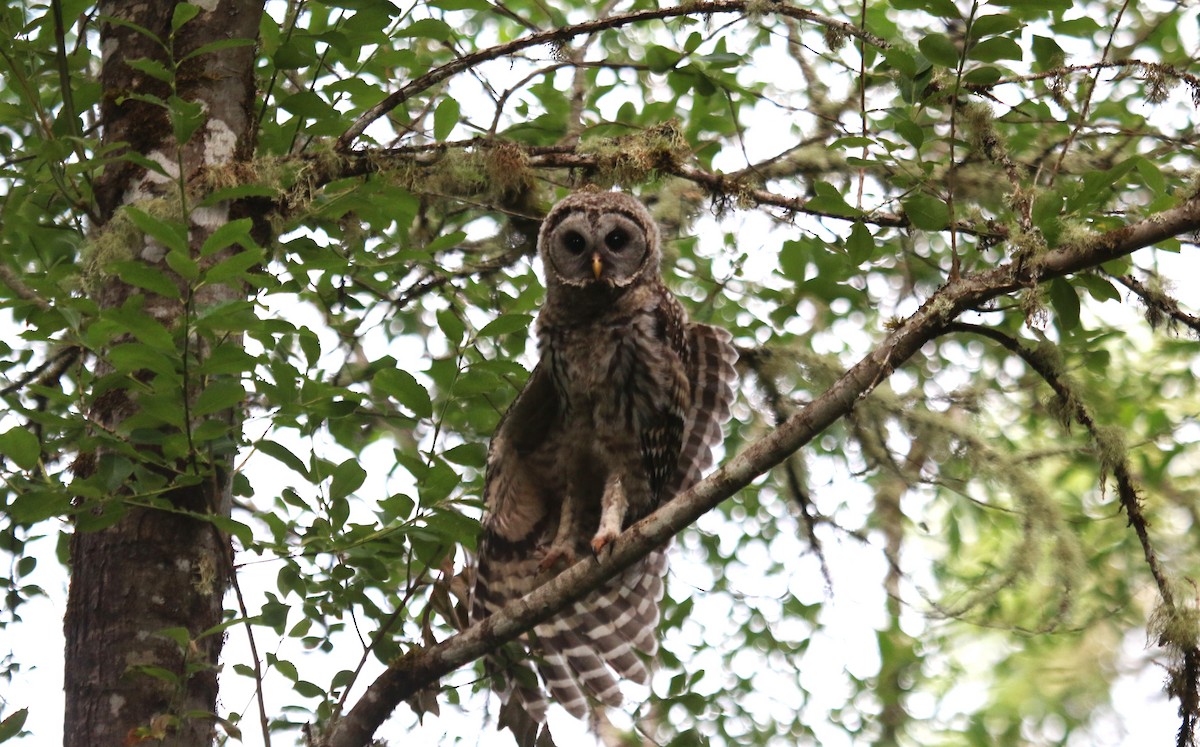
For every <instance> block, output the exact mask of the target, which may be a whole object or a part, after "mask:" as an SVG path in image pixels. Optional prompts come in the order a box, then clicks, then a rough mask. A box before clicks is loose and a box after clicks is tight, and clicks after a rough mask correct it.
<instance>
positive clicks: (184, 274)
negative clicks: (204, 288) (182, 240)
mask: <svg viewBox="0 0 1200 747" xmlns="http://www.w3.org/2000/svg"><path fill="white" fill-rule="evenodd" d="M166 259H167V266H168V267H170V268H171V269H172V270H174V271H175V272H177V273H178V274H179V277H181V278H183V279H184V280H186V281H188V282H189V283H194V282H196V281H197V280H199V279H200V265H199V264H198V263H197V262H196V260H194V259H192V258H191V255H190V254H189V253H188V252H187V251H186V250H185V251H182V252H179V251H175V250H173V249H172V250H171V251H169V252H167V258H166Z"/></svg>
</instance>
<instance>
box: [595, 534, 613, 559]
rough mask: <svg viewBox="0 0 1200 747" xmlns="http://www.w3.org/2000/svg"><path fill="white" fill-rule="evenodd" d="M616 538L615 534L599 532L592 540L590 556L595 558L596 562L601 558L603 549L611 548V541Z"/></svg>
mask: <svg viewBox="0 0 1200 747" xmlns="http://www.w3.org/2000/svg"><path fill="white" fill-rule="evenodd" d="M616 538H617V533H616V532H600V533H599V534H597V535H596V536H595V537H593V538H592V554H593V555H595V556H596V559H597V560H599V559H600V558H601V557H603V555H602V553H603V552H604V550H605V548H609V547H611V545H612V542H613V540H615V539H616Z"/></svg>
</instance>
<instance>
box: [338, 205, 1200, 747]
mask: <svg viewBox="0 0 1200 747" xmlns="http://www.w3.org/2000/svg"><path fill="white" fill-rule="evenodd" d="M1197 229H1200V197H1198V198H1192V199H1190V200H1188V201H1186V202H1184V203H1182V204H1180V205H1179V206H1177V207H1175V208H1172V209H1170V210H1166V211H1163V212H1162V213H1159V214H1157V215H1154V216H1151V217H1149V218H1146V219H1144V220H1142V221H1139V222H1137V223H1133V224H1131V225H1128V226H1124V227H1122V228H1118V229H1115V230H1112V231H1108V232H1106V233H1103V234H1097V235H1095V236H1092V237H1089V238H1088V239H1087V240H1085V241H1082V242H1080V243H1078V244H1074V245H1070V246H1064V247H1060V248H1058V249H1054V250H1052V251H1048V252H1045V253H1044V254H1041V255H1038V256H1035V257H1032V258H1029V259H1027V260H1024V261H1022V262H1014V263H1009V264H1006V265H1003V266H1001V267H997V268H995V269H992V270H988V271H986V272H981V273H977V274H973V275H967V276H962V277H960V278H958V279H956V280H953V281H951V282H948V283H947V284H946V285H944V286H942V288H940V289H939V290H938V291H937V292H936V293H934V294H933V295H932V296H931V297H930V298H929V299H928V300H926V302H925V303H924V304H923V305H922V306H921V308H920V309H918V310H917V311H916V312H915V313H914V314H913V315H912V316H910V317H909V318H908V319H906V320H904V321H903V322H902V323H900V324H899V325H897V326H896V327H894V328H893V329H892V331H891V332H890V333H889V334H888V336H887V337H886V338H885V339H884V340H883V341H882V342H881V343H880V344H879V345H878V346H877V347H876V348H875V349H874V350H872V351H871V352H870V353H869V354H868V355H867V356H866V357H864V358H863V359H862V360H860V361H859V362H858V363H856V364H855V365H854V366H853V367H852V368H850V369H849V370H848V371H846V372H845V373H844V374H843V375H842V376H841V378H839V379H838V380H837V381H836V382H834V384H833V385H832V386H831V387H830V388H829V389H828V390H826V391H825V392H824V393H823V394H821V395H820V396H819V397H817V398H816V399H814V400H813V401H812V402H811V403H810V404H809V405H808V406H807V407H805V408H803V409H802V410H800V411H799V412H797V413H795V414H794V415H792V416H790V417H789V418H788V419H787V420H785V421H784V422H782V423H781V424H780V425H779V426H778V427H777V428H776V429H775V430H774V431H772V432H771V433H770V434H768V435H767V436H765V437H763V438H762V439H759V440H758V441H756V442H754V443H752V444H750V445H749V446H747V447H746V449H745V450H743V451H742V452H741V453H740V454H738V455H737V456H736V457H734V458H733V459H731V460H730V461H729V462H727V463H726V464H725V465H723V466H722V467H720V468H719V469H717V470H716V471H715V472H713V473H712V474H711V475H709V476H708V477H707V478H705V479H704V480H702V481H700V482H699V483H697V484H696V485H694V486H693V487H692V488H690V489H689V490H687V491H685V492H684V493H682V494H680V495H679V496H677V497H676V498H675V499H674V500H672V501H670V502H669V503H667V504H666V505H664V506H662V507H661V508H660V509H659V510H658V511H656V512H654V513H653V514H651V515H650V516H648V517H646V518H645V519H643V520H641V521H639V522H638V523H637V524H634V525H633V526H632V527H630V528H629V529H628V530H626V531H625V533H624V534H622V535H621V537H620V538H619V539H618V540H617V541H616V542H615V543H614V544H613V546H612V553H611V554H610V555H609V556H608V557H606V558H604V559H603V560H601V561H600V562H595V561H593V560H591V559H585V560H583V561H580V562H579V563H576V564H575V565H574V566H572V567H571V568H568V569H567V570H566V571H564V572H563V573H561V574H559V575H558V576H556V577H555V578H553V579H551V580H550V581H548V582H547V583H546V584H545V585H543V586H542V587H540V588H538V589H537V590H535V591H533V592H531V593H530V594H528V595H527V596H525V597H523V598H521V599H519V600H516V601H515V602H512V603H511V604H509V605H507V606H506V607H505V608H504V609H503V610H501V611H500V612H498V613H496V614H494V615H492V616H491V617H489V618H487V619H485V620H482V621H481V622H479V623H477V624H475V625H472V626H471V627H469V628H467V629H466V630H464V631H463V632H462V633H460V634H458V635H454V636H451V637H450V638H448V639H446V640H444V641H442V642H441V643H438V644H436V645H434V646H430V647H428V648H425V649H417V650H414V651H412V652H411V653H409V654H408V655H406V656H404V657H402V658H401V659H400V660H398V661H396V662H394V663H393V665H392V666H390V667H389V668H388V669H387V670H386V671H385V672H384V673H383V674H381V675H380V676H379V677H378V678H377V679H376V680H375V681H374V682H373V683H372V684H371V685H370V686H369V687H368V689H367V692H366V693H365V694H364V695H363V697H362V698H361V699H360V700H359V702H358V703H357V704H355V706H354V708H352V709H351V710H350V712H349V713H348V714H346V716H345V718H343V719H342V720H341V721H339V722H338V723H336V724H334V725H333V728H332V729H331V731H330V733H329V734H328V735H327V737H326V739H325V740H324V742H323V744H324V745H326V747H362V746H363V745H367V744H368V743H369V742H370V741H371V738H372V735H373V734H374V733H375V730H376V729H378V727H379V726H380V724H382V723H383V721H384V720H385V719H386V718H387V717H388V716H389V715H390V714H391V712H392V711H393V710H394V709H395V708H396V706H397V705H398V704H399V703H401V702H403V701H404V700H405V699H406V698H408V697H409V696H411V695H412V694H413V693H415V692H417V691H418V690H420V689H421V688H422V687H426V686H428V685H429V684H431V683H433V682H436V681H438V680H439V679H440V678H441V677H443V676H445V675H446V674H449V673H450V672H452V671H454V670H456V669H458V668H459V667H461V666H463V665H465V664H468V663H470V662H471V661H474V660H475V659H477V658H479V657H480V656H482V655H484V654H485V653H487V652H488V651H491V650H493V649H495V648H496V647H498V646H500V645H502V644H504V643H505V642H507V641H511V640H513V639H515V638H517V637H518V636H520V635H521V634H523V633H525V632H526V631H528V630H530V629H531V628H532V627H533V626H534V625H536V624H537V623H539V622H541V621H544V620H546V619H548V618H550V617H551V616H553V615H554V614H556V613H557V612H558V611H560V610H562V609H564V608H565V607H566V606H567V605H568V604H570V603H571V602H573V601H575V600H576V599H579V598H581V597H583V596H584V595H586V594H588V593H589V592H590V591H592V590H593V589H596V588H598V587H599V586H600V585H601V584H602V583H604V582H605V581H606V580H607V579H609V578H612V577H613V576H615V575H616V574H617V573H619V572H620V571H621V570H623V569H624V568H626V567H628V566H630V565H632V564H633V563H634V562H636V561H637V560H638V559H639V558H641V557H643V556H644V555H646V554H647V553H648V552H650V551H651V550H652V549H653V548H655V547H659V546H661V545H662V544H663V543H664V542H666V541H667V540H669V539H670V538H671V537H672V536H674V535H675V534H677V533H678V532H680V531H681V530H682V529H683V528H684V527H687V526H689V525H690V524H692V523H693V522H695V521H696V520H697V519H698V518H699V517H700V516H702V515H703V514H704V513H706V512H708V511H709V510H711V509H712V508H714V507H715V506H717V505H718V504H719V503H721V502H722V501H723V500H725V499H726V498H729V497H730V496H732V495H734V494H735V493H736V492H737V491H738V490H740V489H742V488H743V487H745V486H747V485H749V484H750V482H751V481H752V480H754V479H755V478H756V477H758V476H759V475H761V474H763V473H764V472H766V471H767V470H769V469H771V468H772V467H774V466H775V465H777V464H779V463H780V462H782V461H783V460H784V459H786V458H787V457H788V456H789V455H790V454H792V453H794V452H795V451H796V450H797V449H799V448H801V447H803V446H804V445H805V444H807V443H808V442H809V441H811V440H812V439H813V438H814V437H815V436H817V435H818V434H820V433H821V432H822V431H823V430H824V429H825V428H827V427H829V426H830V425H832V424H833V423H834V422H836V421H837V420H838V419H839V418H841V417H842V416H844V415H845V414H846V413H848V412H849V411H850V410H851V409H852V408H853V407H854V406H855V403H857V402H858V401H859V400H860V399H863V398H864V397H866V396H867V395H869V394H870V393H871V391H872V390H873V389H874V388H875V387H876V386H878V385H879V384H880V383H881V382H882V381H883V380H884V379H886V378H887V377H888V376H889V375H890V374H891V373H892V371H894V370H895V368H896V367H897V366H899V365H901V364H903V363H904V362H905V361H907V360H908V359H909V358H910V357H911V356H912V355H913V354H914V353H916V352H917V351H918V350H919V349H920V348H921V346H923V345H924V344H925V343H927V342H929V341H930V340H933V339H934V338H936V337H937V336H938V335H939V334H941V333H943V332H944V331H945V330H946V329H947V327H948V326H949V325H950V324H951V323H952V322H953V321H954V319H955V318H956V317H957V316H958V315H959V314H961V313H962V312H963V311H966V310H969V309H972V308H976V307H978V306H979V305H980V304H982V303H985V302H987V301H990V300H992V299H994V298H997V297H999V296H1002V295H1004V294H1006V293H1009V292H1012V291H1014V290H1017V289H1020V288H1023V287H1029V286H1033V285H1036V284H1037V283H1038V282H1040V281H1041V280H1044V279H1048V278H1054V277H1060V276H1062V275H1067V274H1070V273H1072V272H1077V271H1079V270H1082V269H1085V268H1088V267H1094V266H1096V265H1099V264H1101V263H1103V262H1107V261H1109V260H1111V259H1114V258H1117V257H1122V256H1125V255H1127V254H1130V253H1132V252H1134V251H1136V250H1138V249H1142V248H1145V247H1148V246H1151V245H1153V244H1154V243H1156V242H1158V241H1161V240H1163V239H1166V238H1168V237H1171V236H1174V235H1177V234H1180V233H1185V232H1189V231H1194V230H1197Z"/></svg>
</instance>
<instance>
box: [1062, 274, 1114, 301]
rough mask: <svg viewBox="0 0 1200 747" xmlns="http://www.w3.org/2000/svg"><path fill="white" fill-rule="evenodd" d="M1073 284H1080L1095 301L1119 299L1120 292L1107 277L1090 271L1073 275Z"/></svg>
mask: <svg viewBox="0 0 1200 747" xmlns="http://www.w3.org/2000/svg"><path fill="white" fill-rule="evenodd" d="M1072 282H1073V283H1074V284H1075V285H1078V286H1082V287H1083V289H1084V290H1086V291H1087V292H1088V295H1090V296H1091V297H1092V298H1094V299H1096V300H1097V301H1101V302H1103V301H1120V300H1121V294H1120V293H1119V292H1118V291H1117V288H1116V286H1114V285H1113V284H1112V283H1110V282H1109V281H1108V278H1103V277H1100V276H1099V275H1093V274H1092V273H1090V272H1086V273H1082V274H1079V275H1075V276H1074V277H1073V278H1072Z"/></svg>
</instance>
